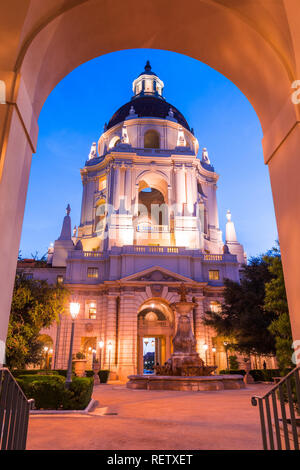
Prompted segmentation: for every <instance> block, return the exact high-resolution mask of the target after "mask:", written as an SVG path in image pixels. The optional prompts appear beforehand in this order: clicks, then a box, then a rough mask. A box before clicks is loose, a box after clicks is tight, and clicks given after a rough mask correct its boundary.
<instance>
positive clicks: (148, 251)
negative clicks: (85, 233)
mask: <svg viewBox="0 0 300 470" xmlns="http://www.w3.org/2000/svg"><path fill="white" fill-rule="evenodd" d="M152 227H153V226H152ZM154 227H155V226H154ZM156 227H168V226H164V225H157V226H156ZM162 230H163V231H164V230H165V229H162ZM163 233H164V232H163ZM110 254H113V255H122V254H126V255H129V254H145V255H152V254H156V255H178V254H179V255H186V256H192V257H193V258H201V259H202V260H203V261H205V262H209V263H210V262H211V263H214V262H216V261H217V262H227V263H236V262H237V258H236V255H231V254H222V255H219V254H206V253H202V252H201V251H200V250H190V249H188V248H185V247H182V246H151V245H124V246H113V247H112V248H111V250H110V251H107V252H100V251H80V250H72V251H69V253H68V259H69V260H72V259H91V260H92V259H93V260H95V261H96V260H99V261H100V260H105V259H107V258H108V257H109V255H110Z"/></svg>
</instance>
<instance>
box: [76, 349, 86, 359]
mask: <svg viewBox="0 0 300 470" xmlns="http://www.w3.org/2000/svg"><path fill="white" fill-rule="evenodd" d="M75 359H85V354H84V353H83V352H81V351H79V352H78V353H76V354H75Z"/></svg>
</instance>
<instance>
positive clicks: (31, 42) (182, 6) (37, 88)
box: [0, 0, 300, 341]
mask: <svg viewBox="0 0 300 470" xmlns="http://www.w3.org/2000/svg"><path fill="white" fill-rule="evenodd" d="M1 9H2V15H1V18H0V26H1V27H0V31H1V34H2V36H1V37H3V43H4V42H5V44H6V47H5V48H2V49H1V51H0V70H1V72H0V80H2V81H3V82H4V84H5V86H2V89H3V88H5V89H6V97H5V98H6V99H5V103H4V104H1V105H0V220H1V222H2V227H3V229H2V230H1V233H0V259H1V264H0V290H1V297H0V340H2V341H4V340H5V338H6V331H7V323H8V316H9V310H10V302H11V294H12V288H13V282H14V276H15V268H16V260H17V253H18V247H19V242H20V235H21V227H22V220H23V213H24V205H25V198H26V191H27V185H28V177H29V172H30V164H31V155H32V152H34V151H35V148H36V142H37V135H38V124H37V118H38V116H39V113H40V110H41V108H42V106H43V103H44V102H45V100H46V99H47V96H48V95H49V94H50V92H51V90H52V89H53V88H54V87H55V85H56V84H57V83H58V82H59V81H60V80H61V79H62V78H63V77H64V76H66V75H67V74H68V73H69V72H70V71H71V70H73V69H74V68H75V67H77V66H78V65H80V64H82V63H83V62H85V61H88V60H90V59H92V58H94V57H97V56H99V55H102V54H106V53H109V52H113V51H116V50H121V49H125V48H127V49H128V48H138V47H149V48H159V49H166V50H172V51H174V52H179V53H182V54H186V55H189V56H191V57H193V58H195V59H198V60H200V61H202V62H205V63H206V64H208V65H210V66H211V67H213V68H215V69H216V70H218V71H219V72H221V73H222V74H224V75H225V76H226V77H227V78H229V79H230V80H232V81H233V82H234V83H235V84H236V85H237V86H238V88H239V89H240V90H241V91H242V92H243V93H244V94H245V95H246V97H247V98H248V99H249V101H250V102H251V104H252V105H253V107H254V109H255V111H256V113H257V115H258V117H259V120H260V123H261V125H262V129H263V133H264V138H263V150H264V158H265V162H266V163H267V164H268V165H269V171H270V177H271V185H272V191H273V198H274V205H275V213H276V218H277V224H278V231H279V240H280V244H281V249H282V259H283V267H284V273H285V281H286V288H287V295H288V302H289V308H290V315H291V322H292V328H293V335H294V339H300V316H299V311H300V296H299V287H298V279H299V277H300V250H299V240H300V224H299V223H298V221H297V219H296V218H297V215H298V213H299V209H300V190H299V184H298V174H299V169H300V168H299V167H300V161H299V157H298V153H299V147H300V126H299V123H300V112H299V111H300V110H299V104H295V103H293V101H292V100H291V93H292V91H294V90H292V89H291V83H292V82H294V80H296V79H297V78H300V62H299V57H300V39H299V34H298V31H299V11H298V9H299V2H298V0H272V1H270V2H268V3H267V4H266V2H265V1H264V0H256V1H255V2H250V1H244V2H234V1H231V0H187V1H186V2H181V1H180V0H173V2H172V4H171V6H170V2H161V1H160V0H153V1H151V2H149V1H147V0H141V1H140V2H139V8H136V2H135V1H133V0H127V1H126V2H123V1H121V0H116V1H114V2H105V3H103V2H102V1H99V0H66V1H62V0H45V1H43V2H39V1H38V0H23V1H22V2H21V3H20V2H18V8H15V4H14V2H6V3H5V5H3V6H1ZM145 18H147V27H145ZM182 18H184V19H185V21H184V22H183V21H182ZM2 85H3V83H2ZM78 92H79V94H81V95H82V96H84V87H82V89H81V90H79V91H78ZM2 101H3V100H1V102H2ZM295 220H296V222H295Z"/></svg>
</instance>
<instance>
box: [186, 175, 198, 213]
mask: <svg viewBox="0 0 300 470" xmlns="http://www.w3.org/2000/svg"><path fill="white" fill-rule="evenodd" d="M186 196H187V208H188V212H189V213H190V214H191V215H193V213H194V204H195V202H196V201H195V199H194V191H193V178H192V171H191V170H190V169H188V170H187V172H186Z"/></svg>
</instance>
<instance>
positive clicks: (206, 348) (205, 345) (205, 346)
mask: <svg viewBox="0 0 300 470" xmlns="http://www.w3.org/2000/svg"><path fill="white" fill-rule="evenodd" d="M203 349H204V351H205V364H206V365H207V350H208V345H207V344H203Z"/></svg>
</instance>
